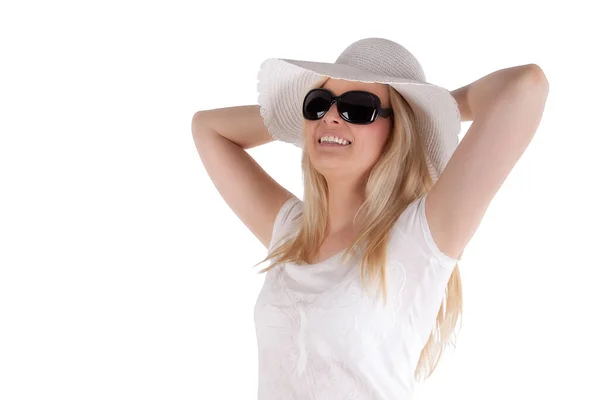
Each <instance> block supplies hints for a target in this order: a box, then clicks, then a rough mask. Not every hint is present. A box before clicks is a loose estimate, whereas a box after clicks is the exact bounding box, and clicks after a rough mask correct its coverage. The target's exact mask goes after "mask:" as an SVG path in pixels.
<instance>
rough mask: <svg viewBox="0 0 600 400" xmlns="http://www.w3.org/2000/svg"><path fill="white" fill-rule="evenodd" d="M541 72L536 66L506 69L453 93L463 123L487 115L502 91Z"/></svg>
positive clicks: (528, 65) (527, 65)
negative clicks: (487, 111)
mask: <svg viewBox="0 0 600 400" xmlns="http://www.w3.org/2000/svg"><path fill="white" fill-rule="evenodd" d="M540 71H541V70H540V68H539V67H538V66H537V65H535V64H526V65H519V66H516V67H509V68H504V69H501V70H498V71H494V72H492V73H491V74H488V75H485V76H484V77H482V78H480V79H478V80H476V81H474V82H472V83H470V84H469V85H466V86H463V87H461V88H458V89H456V90H454V91H452V92H451V94H452V96H453V97H454V99H455V100H456V102H457V103H458V106H459V109H460V115H461V121H473V120H474V119H475V118H477V116H481V115H483V114H485V113H486V110H488V109H490V107H491V106H492V105H494V103H495V101H496V99H497V98H498V94H499V93H500V92H501V91H503V90H509V89H511V88H513V87H514V86H515V85H518V84H519V82H521V81H523V79H524V78H525V77H527V76H529V75H530V74H533V73H540Z"/></svg>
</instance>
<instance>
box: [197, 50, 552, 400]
mask: <svg viewBox="0 0 600 400" xmlns="http://www.w3.org/2000/svg"><path fill="white" fill-rule="evenodd" d="M258 91H259V97H258V103H259V104H258V105H250V106H240V107H231V108H223V109H214V110H205V111H199V112H198V113H196V114H195V115H194V118H193V123H192V128H193V129H192V130H193V138H194V142H195V145H196V148H197V150H198V153H199V155H200V157H201V159H202V162H203V164H204V166H205V168H206V170H207V172H208V174H209V176H210V177H211V179H212V181H213V182H214V184H215V186H216V187H217V189H218V191H219V193H220V194H221V195H222V196H223V198H224V200H225V201H226V202H227V204H229V206H230V207H231V209H232V210H233V211H234V212H235V213H236V214H237V215H238V217H239V218H240V219H241V220H242V221H243V222H244V224H245V225H246V226H247V227H248V228H249V229H250V230H251V231H252V233H253V234H254V235H256V237H257V238H258V239H259V240H260V241H261V242H262V243H263V244H264V245H265V247H266V248H267V250H268V254H267V257H266V258H265V259H264V260H263V261H261V262H260V263H262V262H264V261H267V260H271V264H270V265H269V266H268V267H267V268H265V269H263V270H261V271H260V272H264V273H266V276H265V281H264V285H263V287H262V290H261V292H260V294H259V296H258V299H257V301H256V305H255V315H254V317H255V323H256V333H257V340H258V350H259V389H258V398H259V399H260V400H267V399H269V400H271V399H273V400H274V399H278V400H279V399H350V398H351V399H395V400H398V399H409V398H410V397H411V395H412V392H413V389H414V385H415V382H416V381H417V380H420V379H422V378H426V377H428V376H429V375H430V374H431V373H432V372H433V370H434V369H435V367H436V365H437V363H438V361H439V359H440V357H441V354H442V353H443V350H444V347H445V345H447V344H448V343H450V342H451V335H452V334H455V331H454V330H455V327H456V324H457V321H458V318H459V316H460V314H461V311H462V292H461V280H460V274H459V270H458V261H459V260H460V259H461V256H462V253H463V250H464V248H465V246H466V245H467V243H468V242H469V241H470V239H471V237H472V236H473V234H474V233H475V231H476V229H477V227H478V225H479V223H480V221H481V219H482V217H483V216H484V213H485V210H486V209H487V207H488V205H489V204H490V202H491V200H492V199H493V197H494V195H495V194H496V192H497V191H498V189H499V188H500V186H501V185H502V183H503V182H504V180H505V178H506V177H507V176H508V174H509V173H510V171H511V169H512V168H513V166H514V165H515V164H516V162H517V161H518V160H519V158H520V157H521V155H522V154H523V152H524V151H525V148H526V147H527V145H528V144H529V142H530V141H531V138H532V136H533V135H534V133H535V131H536V129H537V126H538V124H539V122H540V119H541V116H542V112H543V109H544V105H545V101H546V97H547V94H548V82H547V81H546V78H545V75H544V73H543V72H542V70H541V69H540V68H539V67H538V66H537V65H535V64H528V65H523V66H517V67H512V68H507V69H503V70H500V71H496V72H494V73H492V74H489V75H486V76H484V77H483V78H481V79H479V80H477V81H475V82H473V83H472V84H470V85H467V86H464V87H461V88H459V89H457V90H455V91H453V92H449V91H448V90H446V89H444V88H442V87H439V86H436V85H433V84H430V83H427V82H426V80H425V75H424V72H423V69H422V67H421V65H420V63H419V62H418V61H417V60H416V58H415V57H414V56H413V55H412V54H411V53H410V52H409V51H408V50H407V49H406V48H404V47H403V46H401V45H400V44H398V43H395V42H393V41H391V40H387V39H382V38H367V39H362V40H359V41H357V42H354V43H352V44H351V45H350V46H348V47H347V48H346V49H345V50H344V51H343V52H342V53H341V54H340V55H339V56H338V58H337V60H336V62H335V63H326V62H313V61H300V60H287V59H268V60H266V61H265V62H264V63H262V65H261V68H260V71H259V74H258ZM461 121H473V123H472V124H471V126H470V128H469V129H468V131H467V132H466V134H465V136H464V138H463V139H462V140H461V141H460V143H459V141H458V134H459V133H460V128H461V124H460V123H461ZM273 140H280V141H284V142H287V143H291V144H293V145H295V146H298V147H299V148H301V149H302V165H301V168H302V173H303V178H304V198H303V200H300V199H299V198H297V197H296V196H295V195H293V194H292V193H290V192H289V191H287V190H286V189H285V188H283V187H282V186H280V185H279V184H278V183H277V182H276V181H275V180H273V179H272V178H271V177H270V176H269V175H267V174H266V173H265V171H264V170H263V169H262V168H261V167H260V166H259V165H258V164H257V163H256V162H255V161H254V160H253V159H252V158H251V157H250V156H249V155H248V153H247V152H246V151H245V150H246V149H249V148H252V147H255V146H259V145H262V144H265V143H268V142H271V141H273ZM260 263H258V264H260ZM258 264H257V265H258Z"/></svg>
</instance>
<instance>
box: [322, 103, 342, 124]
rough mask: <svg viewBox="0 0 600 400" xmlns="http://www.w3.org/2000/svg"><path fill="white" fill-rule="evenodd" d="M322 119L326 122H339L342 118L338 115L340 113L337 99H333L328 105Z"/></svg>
mask: <svg viewBox="0 0 600 400" xmlns="http://www.w3.org/2000/svg"><path fill="white" fill-rule="evenodd" d="M323 119H324V120H326V121H327V122H332V123H334V122H335V123H340V122H341V119H342V118H341V117H340V114H339V112H338V109H337V101H334V102H333V104H332V105H331V107H329V110H327V112H326V113H325V115H324V116H323Z"/></svg>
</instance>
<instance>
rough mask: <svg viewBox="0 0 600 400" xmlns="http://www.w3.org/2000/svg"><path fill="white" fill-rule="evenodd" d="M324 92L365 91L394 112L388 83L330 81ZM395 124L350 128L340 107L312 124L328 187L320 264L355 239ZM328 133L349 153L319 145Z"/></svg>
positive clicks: (318, 164)
mask: <svg viewBox="0 0 600 400" xmlns="http://www.w3.org/2000/svg"><path fill="white" fill-rule="evenodd" d="M323 87H324V88H326V89H329V90H330V91H331V92H332V93H333V94H334V95H340V94H342V93H345V92H347V91H349V90H365V91H368V92H371V93H373V94H376V95H377V96H378V97H379V98H380V99H381V103H382V107H384V108H389V107H390V99H389V93H388V89H387V86H386V85H384V84H379V83H364V82H353V81H345V80H339V79H329V80H328V81H327V82H326V83H325V84H324V85H323ZM391 123H392V122H391V119H390V118H389V117H388V118H382V117H381V116H378V117H377V119H376V120H375V122H373V123H372V124H369V125H355V124H351V123H349V122H346V121H345V120H344V119H342V117H340V115H339V113H338V110H337V104H334V105H333V106H331V108H330V109H329V110H328V112H327V114H326V115H325V116H324V117H323V118H321V119H319V120H317V121H308V125H307V132H306V135H307V137H306V139H307V140H308V143H309V145H308V153H309V156H310V159H311V161H312V163H313V165H314V166H315V168H316V169H317V170H318V171H319V172H320V173H321V174H322V175H323V176H324V177H325V179H326V181H327V185H328V188H329V211H328V215H327V228H326V233H325V235H326V239H325V241H324V243H323V245H322V246H321V248H320V250H319V253H318V257H317V260H318V261H323V260H326V259H327V258H329V257H331V256H333V255H335V254H337V253H339V252H340V251H342V250H344V249H346V248H347V247H348V246H349V245H350V244H351V242H352V240H353V239H354V235H355V233H356V229H355V227H353V226H352V220H353V218H354V215H355V214H356V212H357V210H358V208H359V207H360V206H361V204H363V203H364V201H365V185H366V177H367V176H368V173H369V172H370V170H371V168H372V167H373V166H374V165H375V163H376V162H377V160H378V159H379V156H380V154H381V151H382V149H383V147H384V145H385V143H386V140H387V138H388V135H389V134H390V129H391ZM325 134H326V135H327V136H330V135H331V136H336V134H337V136H340V137H343V138H346V139H349V140H351V142H352V144H351V145H350V146H348V147H347V148H324V147H322V146H321V145H320V144H319V143H318V140H319V139H320V138H321V137H322V136H323V135H325Z"/></svg>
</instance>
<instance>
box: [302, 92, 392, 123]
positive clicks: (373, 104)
mask: <svg viewBox="0 0 600 400" xmlns="http://www.w3.org/2000/svg"><path fill="white" fill-rule="evenodd" d="M334 102H337V109H338V113H339V114H340V117H342V118H343V119H344V120H345V121H347V122H350V123H351V124H358V125H367V124H370V123H372V122H374V121H375V120H376V119H377V116H378V115H381V116H382V117H383V118H387V117H389V116H391V117H393V116H394V114H393V113H392V109H391V108H381V100H380V99H379V97H378V96H377V95H375V94H373V93H370V92H365V91H363V90H351V91H349V92H346V93H342V94H341V95H339V96H334V95H333V93H331V92H330V91H329V90H327V89H323V88H316V89H312V90H310V91H309V92H308V93H307V94H306V97H305V98H304V103H303V104H302V115H303V116H304V118H305V119H307V120H310V121H316V120H318V119H321V118H323V116H324V115H325V114H326V113H327V111H328V110H329V108H330V107H331V106H332V105H333V103H334Z"/></svg>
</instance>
